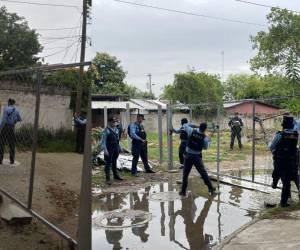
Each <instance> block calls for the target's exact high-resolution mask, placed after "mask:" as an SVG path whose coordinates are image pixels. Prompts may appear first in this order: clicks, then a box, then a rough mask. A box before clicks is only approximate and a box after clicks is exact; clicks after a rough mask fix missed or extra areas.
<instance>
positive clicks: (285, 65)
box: [250, 8, 300, 93]
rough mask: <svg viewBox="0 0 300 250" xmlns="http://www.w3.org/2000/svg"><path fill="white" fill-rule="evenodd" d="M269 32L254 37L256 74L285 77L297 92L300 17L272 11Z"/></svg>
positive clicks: (284, 11)
mask: <svg viewBox="0 0 300 250" xmlns="http://www.w3.org/2000/svg"><path fill="white" fill-rule="evenodd" d="M267 19H268V21H269V23H270V27H269V28H268V31H260V32H258V34H257V35H256V36H252V37H251V41H252V43H253V49H256V50H257V51H258V53H257V55H256V56H254V57H253V58H252V59H251V60H250V64H251V68H252V70H254V71H258V70H266V71H267V72H268V73H279V74H284V75H285V76H286V77H287V78H288V79H289V82H290V83H291V84H292V86H293V88H292V89H291V91H293V93H295V86H296V84H299V79H300V39H299V37H300V15H297V14H295V13H293V12H290V11H288V10H282V9H278V8H272V10H271V13H270V14H268V15H267Z"/></svg>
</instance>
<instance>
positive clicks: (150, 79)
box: [147, 74, 152, 95]
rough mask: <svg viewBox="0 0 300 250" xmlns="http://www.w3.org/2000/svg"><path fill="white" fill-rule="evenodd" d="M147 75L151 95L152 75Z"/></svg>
mask: <svg viewBox="0 0 300 250" xmlns="http://www.w3.org/2000/svg"><path fill="white" fill-rule="evenodd" d="M147 76H148V77H149V91H150V94H151V95H152V75H151V74H148V75H147Z"/></svg>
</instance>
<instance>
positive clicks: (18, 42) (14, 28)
mask: <svg viewBox="0 0 300 250" xmlns="http://www.w3.org/2000/svg"><path fill="white" fill-rule="evenodd" d="M41 50H42V47H41V45H40V43H39V41H38V34H37V33H36V32H35V30H31V29H30V28H29V26H28V23H27V22H26V21H25V19H24V18H23V17H20V16H18V15H17V14H16V13H9V12H7V9H6V8H5V7H1V8H0V70H7V69H10V68H19V67H20V68H21V67H28V66H32V65H34V64H36V63H37V61H38V60H39V58H38V57H37V56H36V55H37V54H38V53H39V52H41Z"/></svg>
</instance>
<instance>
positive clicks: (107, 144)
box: [101, 127, 121, 181]
mask: <svg viewBox="0 0 300 250" xmlns="http://www.w3.org/2000/svg"><path fill="white" fill-rule="evenodd" d="M101 149H102V150H104V161H105V168H104V171H105V175H106V180H107V181H109V180H110V169H111V170H112V172H113V177H114V179H117V180H121V178H120V176H119V174H118V170H117V159H118V157H119V154H120V145H119V130H118V129H117V128H116V127H114V128H113V127H107V128H105V130H104V131H103V134H102V138H101Z"/></svg>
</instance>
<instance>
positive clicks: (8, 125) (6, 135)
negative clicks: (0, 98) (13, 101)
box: [0, 105, 22, 164]
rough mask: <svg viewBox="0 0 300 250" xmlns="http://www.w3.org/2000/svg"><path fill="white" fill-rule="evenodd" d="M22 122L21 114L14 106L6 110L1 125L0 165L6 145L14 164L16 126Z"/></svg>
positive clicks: (11, 161)
mask: <svg viewBox="0 0 300 250" xmlns="http://www.w3.org/2000/svg"><path fill="white" fill-rule="evenodd" d="M21 121H22V118H21V115H20V112H19V111H18V110H17V109H16V107H15V106H14V105H9V106H7V107H6V108H5V109H4V112H3V117H2V120H1V123H0V164H2V161H3V157H4V146H5V144H7V145H8V147H9V158H10V163H11V164H14V161H15V146H16V137H15V125H16V123H17V122H21Z"/></svg>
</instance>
